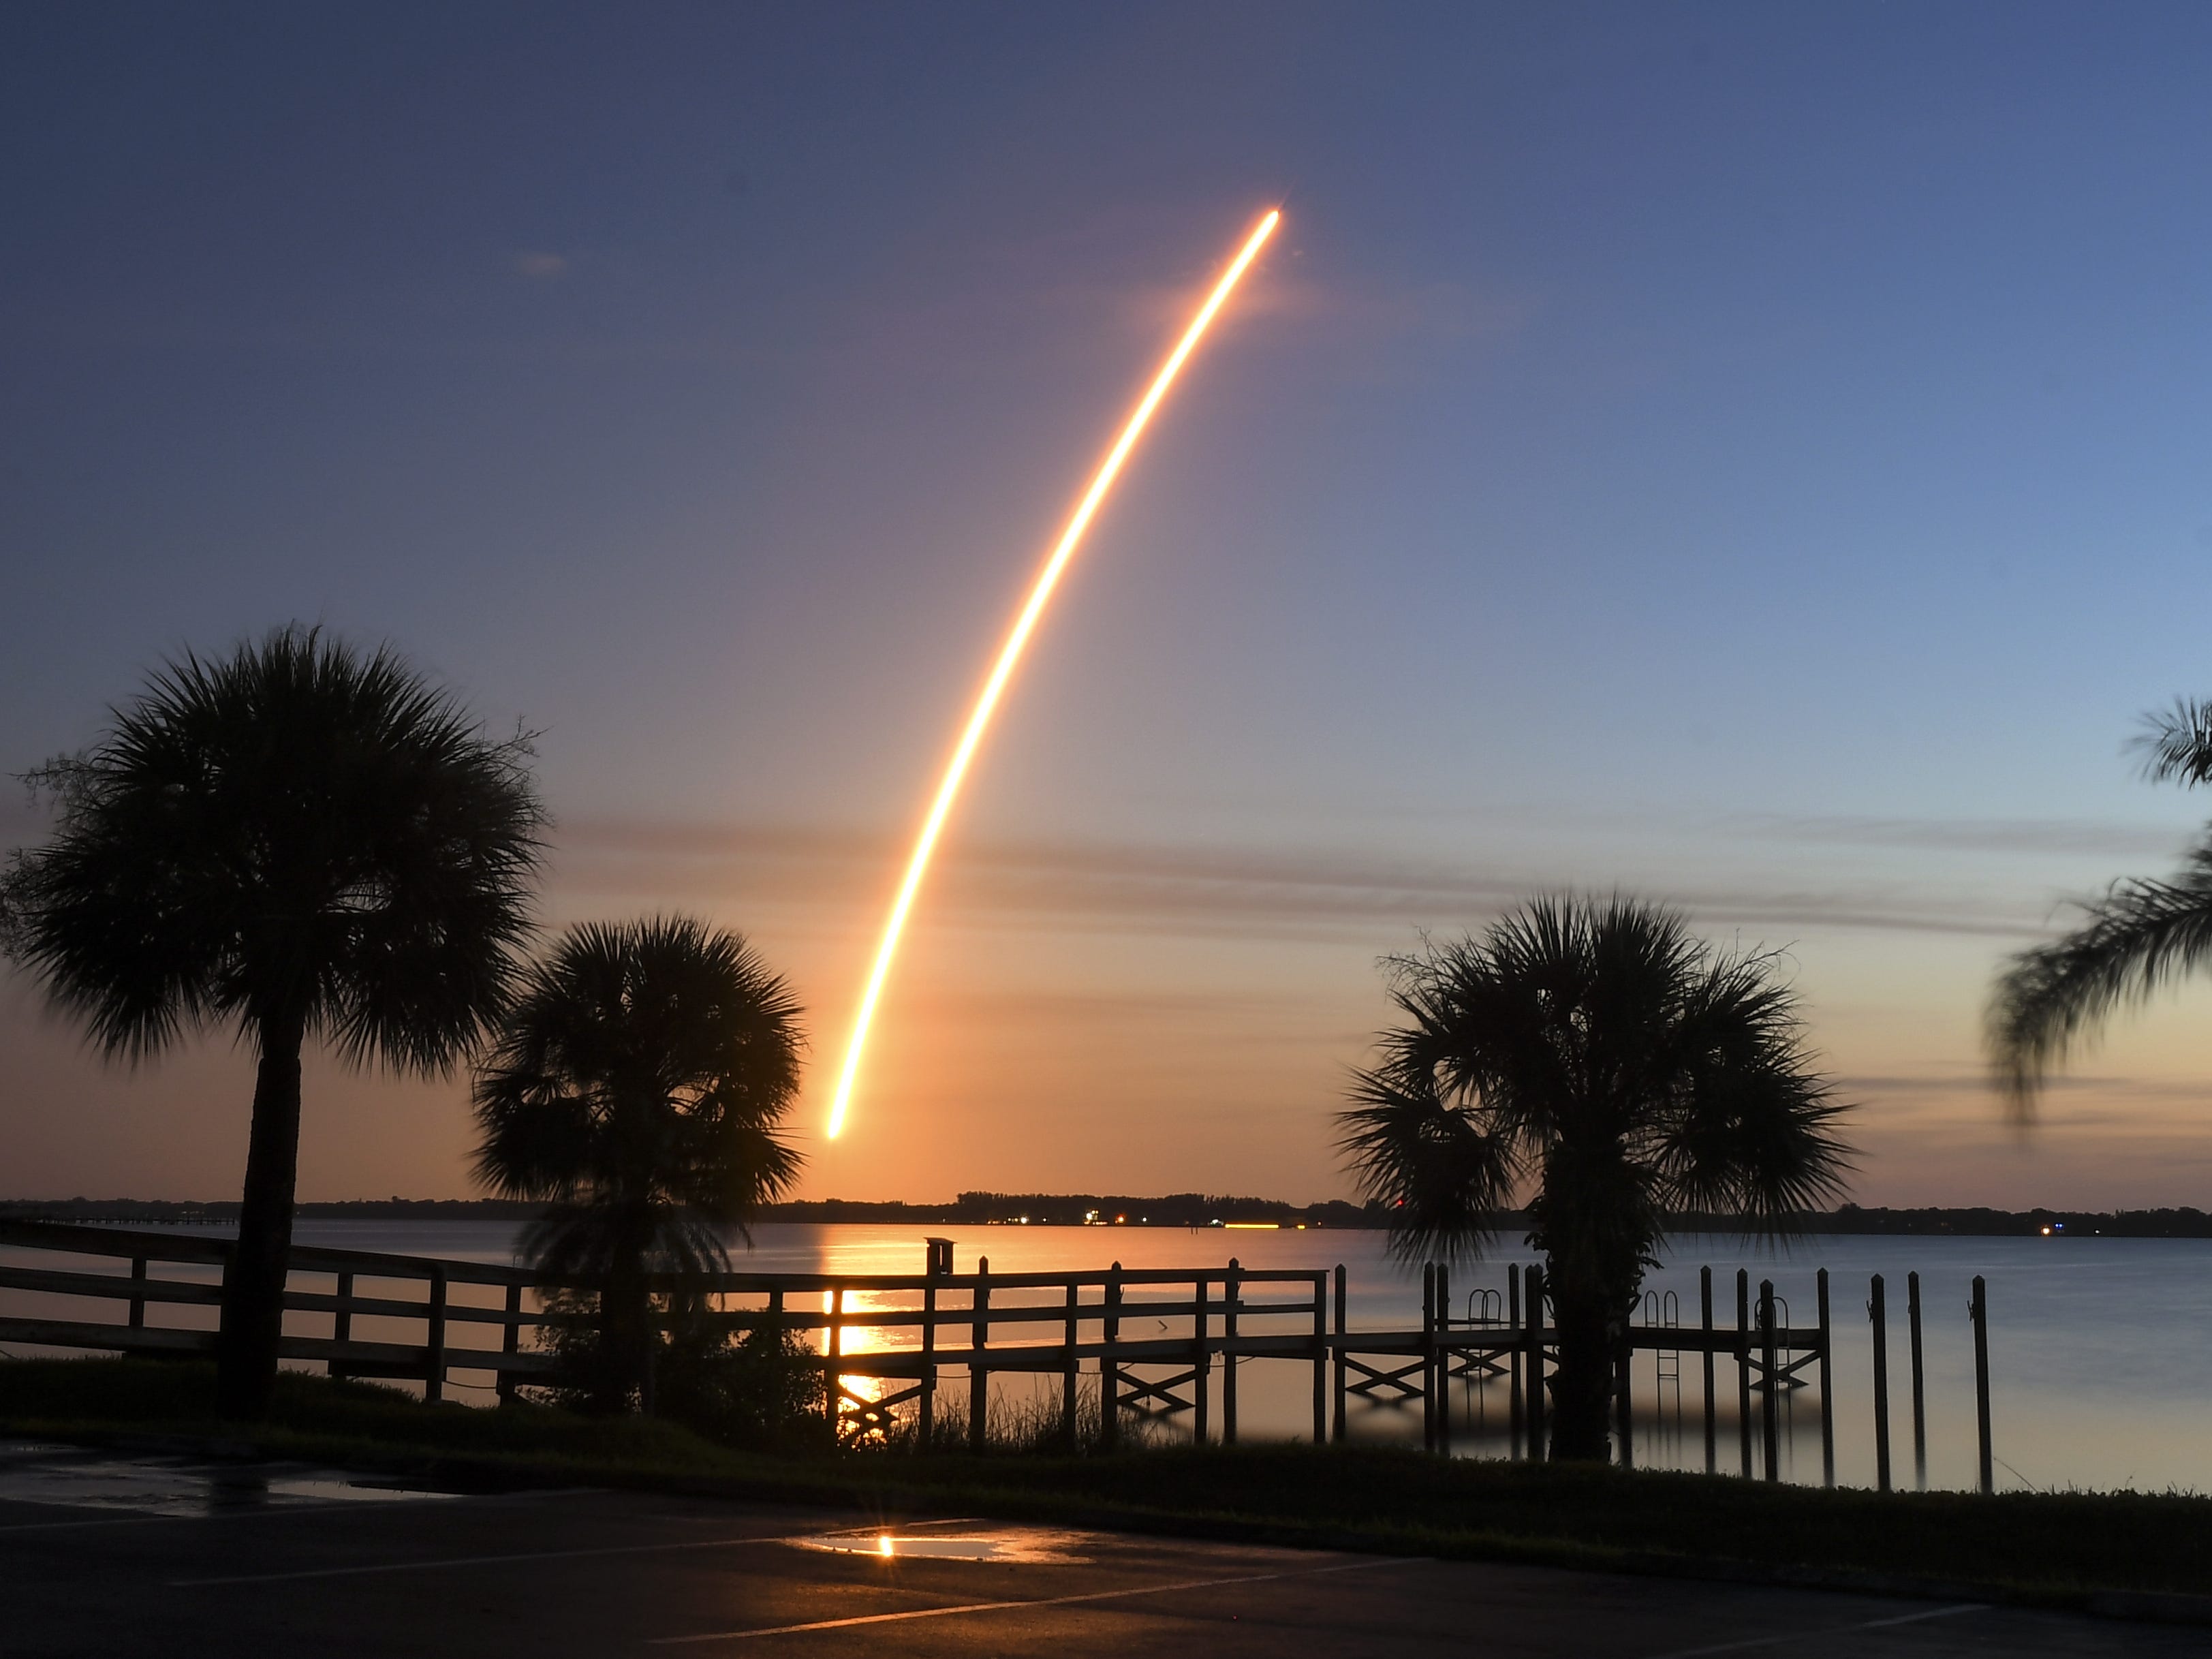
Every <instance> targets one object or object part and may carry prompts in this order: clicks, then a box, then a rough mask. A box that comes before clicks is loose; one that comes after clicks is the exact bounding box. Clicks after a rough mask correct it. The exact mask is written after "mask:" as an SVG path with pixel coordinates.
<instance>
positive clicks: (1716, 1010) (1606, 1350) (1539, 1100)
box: [1340, 897, 1850, 1458]
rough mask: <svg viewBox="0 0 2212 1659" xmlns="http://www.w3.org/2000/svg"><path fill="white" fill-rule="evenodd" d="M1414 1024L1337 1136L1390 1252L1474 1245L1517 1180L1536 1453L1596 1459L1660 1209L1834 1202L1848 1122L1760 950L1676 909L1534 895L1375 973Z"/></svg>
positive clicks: (1789, 998) (1364, 1084)
mask: <svg viewBox="0 0 2212 1659" xmlns="http://www.w3.org/2000/svg"><path fill="white" fill-rule="evenodd" d="M1389 966H1390V969H1391V973H1392V979H1393V984H1392V987H1391V998H1392V1000H1393V1001H1395V1003H1396V1004H1397V1006H1398V1007H1399V1009H1400V1010H1401V1012H1403V1013H1404V1014H1405V1016H1406V1018H1407V1024H1404V1025H1403V1026H1401V1027H1399V1028H1397V1029H1395V1030H1389V1031H1386V1032H1384V1033H1383V1036H1382V1039H1381V1042H1382V1051H1383V1052H1382V1058H1381V1060H1380V1061H1379V1062H1378V1063H1377V1064H1376V1065H1375V1066H1371V1067H1370V1068H1368V1069H1366V1070H1364V1071H1362V1072H1360V1073H1358V1074H1357V1080H1356V1082H1355V1085H1354V1087H1353V1091H1352V1097H1353V1099H1354V1100H1355V1101H1357V1102H1358V1104H1357V1105H1355V1106H1354V1107H1352V1109H1350V1110H1348V1111H1346V1112H1344V1113H1342V1114H1341V1115H1340V1122H1341V1124H1342V1125H1343V1129H1344V1133H1343V1138H1342V1139H1341V1141H1340V1146H1341V1147H1342V1149H1343V1151H1344V1152H1346V1155H1347V1158H1348V1159H1349V1161H1350V1163H1351V1164H1352V1167H1353V1169H1354V1170H1355V1171H1356V1172H1357V1174H1358V1179H1359V1182H1360V1184H1361V1186H1362V1188H1364V1192H1365V1194H1367V1196H1369V1197H1370V1198H1374V1199H1379V1200H1382V1201H1383V1203H1385V1204H1386V1205H1389V1206H1391V1208H1390V1217H1391V1231H1392V1237H1391V1248H1392V1249H1393V1251H1394V1253H1395V1254H1396V1255H1399V1256H1400V1257H1401V1259H1407V1260H1419V1259H1422V1258H1424V1257H1426V1256H1429V1255H1444V1256H1447V1257H1449V1256H1455V1255H1471V1254H1473V1253H1474V1251H1476V1250H1477V1249H1479V1248H1480V1244H1481V1243H1482V1242H1483V1241H1484V1240H1485V1239H1486V1237H1488V1236H1489V1234H1490V1232H1491V1231H1492V1228H1493V1226H1494V1223H1495V1218H1496V1217H1497V1216H1498V1212H1500V1211H1502V1210H1504V1209H1506V1208H1508V1207H1509V1206H1510V1205H1511V1204H1512V1203H1513V1201H1514V1200H1515V1199H1516V1197H1517V1196H1519V1195H1520V1194H1523V1193H1525V1192H1528V1191H1529V1190H1530V1189H1531V1188H1533V1189H1534V1197H1533V1199H1532V1200H1531V1201H1530V1202H1529V1205H1528V1210H1529V1213H1530V1217H1531V1219H1532V1220H1533V1222H1534V1229H1533V1231H1531V1233H1530V1235H1529V1242H1530V1243H1531V1244H1533V1245H1534V1246H1535V1247H1536V1248H1537V1249H1541V1250H1542V1251H1543V1252H1544V1253H1545V1255H1546V1257H1547V1273H1546V1281H1547V1285H1548V1287H1549V1289H1550V1291H1551V1297H1552V1303H1553V1310H1554V1315H1555V1318H1556V1322H1557V1328H1558V1332H1559V1364H1558V1368H1557V1370H1556V1371H1555V1373H1554V1375H1553V1379H1552V1399H1553V1419H1552V1421H1553V1430H1552V1455H1553V1456H1555V1457H1566V1458H1603V1457H1604V1456H1605V1455H1606V1446H1607V1415H1608V1412H1607V1407H1608V1401H1609V1396H1610V1394H1611V1389H1610V1387H1609V1382H1610V1377H1611V1374H1612V1370H1613V1363H1614V1357H1615V1355H1616V1353H1617V1352H1619V1345H1620V1341H1621V1340H1622V1338H1623V1337H1624V1335H1625V1334H1626V1325H1627V1322H1628V1320H1629V1317H1630V1315H1631V1313H1632V1310H1633V1309H1634V1307H1635V1304H1636V1299H1637V1297H1638V1292H1639V1291H1640V1288H1641V1286H1642V1283H1643V1277H1644V1268H1645V1267H1647V1266H1648V1265H1649V1264H1650V1261H1652V1252H1653V1250H1654V1249H1655V1247H1656V1245H1657V1243H1658V1242H1659V1240H1660V1238H1661V1237H1662V1234H1663V1232H1664V1231H1665V1228H1666V1225H1667V1219H1668V1216H1669V1215H1670V1214H1674V1213H1678V1212H1719V1213H1725V1214H1729V1215H1732V1216H1735V1217H1736V1218H1739V1219H1740V1220H1741V1222H1742V1223H1743V1225H1746V1226H1747V1228H1749V1229H1751V1230H1753V1231H1761V1232H1765V1233H1768V1234H1776V1233H1781V1232H1784V1231H1787V1230H1788V1229H1789V1228H1790V1226H1791V1225H1792V1223H1793V1220H1794V1218H1796V1216H1797V1215H1798V1214H1799V1213H1801V1212H1803V1211H1804V1210H1806V1209H1808V1208H1809V1207H1811V1206H1814V1205H1815V1204H1818V1203H1821V1202H1823V1201H1826V1200H1830V1199H1832V1197H1833V1196H1834V1195H1835V1194H1838V1191H1839V1190H1840V1182H1841V1178H1842V1176H1843V1174H1844V1171H1845V1170H1846V1169H1847V1168H1848V1167H1849V1162H1850V1159H1849V1154H1848V1153H1847V1152H1846V1151H1845V1150H1844V1146H1843V1145H1842V1143H1841V1142H1839V1141H1838V1139H1836V1137H1835V1136H1834V1134H1833V1133H1832V1124H1833V1122H1834V1121H1835V1119H1836V1117H1837V1115H1838V1113H1839V1111H1840V1110H1841V1108H1840V1107H1838V1105H1837V1104H1836V1103H1834V1101H1833V1100H1832V1097H1831V1095H1830V1091H1829V1089H1828V1085H1826V1082H1825V1081H1824V1080H1823V1079H1821V1078H1820V1077H1819V1076H1818V1075H1817V1074H1815V1073H1814V1072H1813V1071H1812V1070H1811V1068H1810V1066H1809V1065H1808V1058H1807V1055H1806V1054H1805V1050H1804V1047H1803V1042H1802V1025H1801V1022H1800V1020H1799V1018H1798V1015H1797V1012H1796V998H1795V996H1794V994H1792V993H1791V992H1790V990H1789V988H1788V987H1785V986H1784V985H1783V984H1781V983H1780V982H1779V981H1778V979H1777V977H1776V974H1775V960H1774V958H1773V957H1771V956H1768V955H1737V956H1730V955H1724V954H1722V953H1720V952H1717V951H1714V950H1713V949H1712V948H1711V946H1709V945H1705V943H1704V942H1703V941H1702V940H1699V939H1694V938H1692V936H1691V935H1690V933H1688V932H1687V931H1686V928H1685V927H1684V926H1683V924H1682V922H1681V921H1680V918H1679V917H1677V916H1676V915H1674V914H1673V913H1672V912H1670V911H1668V910H1665V909H1662V908H1656V907H1653V906H1650V905H1645V904H1639V903H1636V902H1632V901H1628V900H1624V899H1613V900H1611V901H1609V902H1595V901H1589V900H1583V899H1579V898H1575V897H1560V898H1543V899H1538V900H1535V901H1534V902H1530V903H1528V904H1527V905H1525V906H1524V907H1522V908H1521V909H1520V910H1519V911H1518V912H1516V914H1514V915H1509V916H1507V917H1505V918H1504V919H1503V920H1502V921H1498V923H1496V924H1495V925H1494V926H1492V927H1491V928H1490V929H1489V930H1488V931H1487V932H1486V933H1484V934H1483V935H1482V936H1481V937H1480V939H1466V940H1462V942H1460V943H1458V944H1455V945H1446V946H1442V947H1438V946H1434V945H1431V947H1429V949H1428V950H1427V951H1425V953H1424V954H1422V955H1420V956H1417V957H1400V958H1396V959H1394V960H1393V962H1392V963H1390V964H1389Z"/></svg>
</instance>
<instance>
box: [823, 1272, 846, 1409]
mask: <svg viewBox="0 0 2212 1659" xmlns="http://www.w3.org/2000/svg"><path fill="white" fill-rule="evenodd" d="M844 1358H845V1287H844V1286H843V1285H838V1286H837V1287H836V1289H835V1290H833V1291H830V1292H829V1359H828V1361H827V1362H826V1363H825V1364H823V1368H822V1372H823V1374H822V1384H823V1387H822V1397H823V1413H824V1414H825V1415H826V1416H828V1418H829V1443H830V1444H831V1445H833V1446H834V1445H836V1444H837V1443H839V1442H840V1441H842V1439H843V1438H844V1437H845V1377H844V1374H843V1372H842V1370H839V1366H840V1365H841V1364H842V1362H843V1360H844Z"/></svg>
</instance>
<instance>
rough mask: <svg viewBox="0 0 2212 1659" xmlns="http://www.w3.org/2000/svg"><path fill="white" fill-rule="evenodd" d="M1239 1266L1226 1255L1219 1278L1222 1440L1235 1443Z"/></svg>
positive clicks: (1225, 1442) (1231, 1443)
mask: <svg viewBox="0 0 2212 1659" xmlns="http://www.w3.org/2000/svg"><path fill="white" fill-rule="evenodd" d="M1240 1272H1241V1269H1240V1268H1239V1267H1238V1264H1237V1258H1236V1257H1235V1256H1233V1255H1232V1256H1231V1257H1230V1258H1229V1271H1228V1272H1227V1273H1224V1274H1223V1275H1222V1277H1221V1443H1222V1444H1223V1445H1225V1446H1233V1445H1235V1444H1236V1443H1237V1292H1238V1288H1239V1287H1238V1284H1237V1280H1238V1278H1239V1276H1240Z"/></svg>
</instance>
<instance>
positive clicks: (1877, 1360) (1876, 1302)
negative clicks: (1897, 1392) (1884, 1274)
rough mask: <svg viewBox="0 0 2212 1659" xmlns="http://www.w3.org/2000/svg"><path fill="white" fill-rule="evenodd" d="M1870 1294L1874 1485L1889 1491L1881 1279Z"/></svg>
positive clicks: (1885, 1319) (1884, 1304) (1886, 1347)
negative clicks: (1872, 1359) (1872, 1334)
mask: <svg viewBox="0 0 2212 1659" xmlns="http://www.w3.org/2000/svg"><path fill="white" fill-rule="evenodd" d="M1873 1291H1874V1294H1873V1296H1872V1297H1871V1298H1870V1299H1869V1301H1868V1303H1867V1317H1868V1318H1869V1319H1870V1320H1872V1321H1873V1322H1874V1485H1875V1491H1876V1492H1887V1491H1888V1490H1889V1304H1888V1303H1887V1301H1886V1300H1885V1299H1884V1295H1883V1291H1882V1283H1881V1274H1880V1273H1876V1274H1875V1276H1874V1285H1873Z"/></svg>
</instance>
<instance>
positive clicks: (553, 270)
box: [514, 250, 568, 283]
mask: <svg viewBox="0 0 2212 1659" xmlns="http://www.w3.org/2000/svg"><path fill="white" fill-rule="evenodd" d="M514 270H515V274H516V275H517V276H527V277H529V278H530V279H531V280H532V282H538V283H542V282H547V281H550V279H551V278H553V277H556V276H565V275H567V273H568V255H567V254H565V253H550V252H544V250H525V251H524V252H520V253H518V254H516V255H515V256H514Z"/></svg>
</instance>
